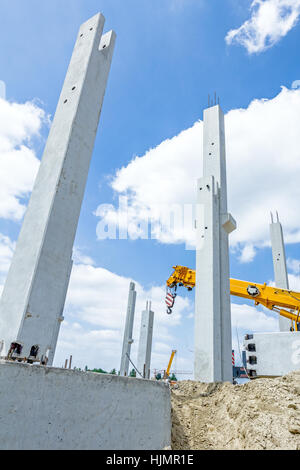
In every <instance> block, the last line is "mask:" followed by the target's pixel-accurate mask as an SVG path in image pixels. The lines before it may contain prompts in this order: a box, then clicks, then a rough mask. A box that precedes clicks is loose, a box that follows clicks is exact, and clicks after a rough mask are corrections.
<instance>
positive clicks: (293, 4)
mask: <svg viewBox="0 0 300 470" xmlns="http://www.w3.org/2000/svg"><path fill="white" fill-rule="evenodd" d="M250 11H251V17H250V19H248V20H247V21H245V23H243V24H242V25H241V26H240V27H239V28H238V29H232V30H231V31H229V32H228V33H227V36H226V38H225V40H226V42H227V44H232V43H237V44H241V45H242V46H244V47H245V48H246V49H247V51H248V52H249V54H253V53H259V52H262V51H265V50H266V49H268V48H270V47H272V46H274V45H275V44H276V43H277V42H278V41H280V39H281V38H283V37H284V36H286V35H287V33H288V32H289V31H290V30H291V29H292V28H293V27H294V26H295V25H296V24H297V22H298V19H299V15H300V0H254V1H253V2H252V4H251V7H250Z"/></svg>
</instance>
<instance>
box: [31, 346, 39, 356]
mask: <svg viewBox="0 0 300 470" xmlns="http://www.w3.org/2000/svg"><path fill="white" fill-rule="evenodd" d="M38 352H39V347H38V345H37V344H34V345H33V346H31V349H30V354H29V355H30V356H31V357H36V356H37V355H38Z"/></svg>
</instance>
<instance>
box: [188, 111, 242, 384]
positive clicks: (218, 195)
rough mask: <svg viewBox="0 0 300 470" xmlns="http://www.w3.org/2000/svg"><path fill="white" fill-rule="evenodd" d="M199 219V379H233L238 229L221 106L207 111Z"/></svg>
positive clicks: (198, 186)
mask: <svg viewBox="0 0 300 470" xmlns="http://www.w3.org/2000/svg"><path fill="white" fill-rule="evenodd" d="M197 204H198V205H200V206H201V205H202V207H203V211H204V216H203V218H201V219H200V218H198V220H197V221H196V229H197V252H196V301H195V363H194V375H195V379H196V380H199V381H202V382H215V381H232V363H231V353H232V339H231V312H230V281H229V245H228V235H229V233H231V232H232V231H233V230H234V229H235V228H236V223H235V220H234V219H233V218H232V216H231V215H230V214H228V212H227V188H226V155H225V131H224V115H223V112H222V110H221V108H220V106H219V105H217V106H214V107H211V108H208V109H206V110H205V111H204V126H203V177H202V178H201V179H199V181H198V184H197Z"/></svg>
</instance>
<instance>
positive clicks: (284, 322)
mask: <svg viewBox="0 0 300 470" xmlns="http://www.w3.org/2000/svg"><path fill="white" fill-rule="evenodd" d="M270 235H271V244H272V256H273V266H274V278H275V285H276V287H280V288H281V289H287V290H288V289H289V280H288V274H287V267H286V257H285V248H284V239H283V232H282V226H281V223H280V222H279V217H278V214H277V222H274V220H273V214H272V213H271V224H270ZM291 326H292V323H291V321H290V320H289V319H288V318H284V317H282V316H281V315H280V316H279V330H280V331H290V328H291Z"/></svg>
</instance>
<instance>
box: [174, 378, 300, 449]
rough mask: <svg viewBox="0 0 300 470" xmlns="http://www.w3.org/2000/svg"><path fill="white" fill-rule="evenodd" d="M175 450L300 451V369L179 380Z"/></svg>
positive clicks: (175, 396) (175, 401)
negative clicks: (233, 379)
mask: <svg viewBox="0 0 300 470" xmlns="http://www.w3.org/2000/svg"><path fill="white" fill-rule="evenodd" d="M172 449H173V450H202V449H228V450H230V449H236V450H237V449H249V450H251V449H253V450H254V449H258V450H262V449H268V450H269V449H270V450H271V449H274V450H275V449H294V450H300V371H299V372H294V373H291V374H288V375H286V376H284V377H280V378H273V379H271V378H268V379H267V378H260V379H256V380H252V381H251V382H248V383H246V384H244V385H232V384H230V383H212V384H204V383H200V382H194V381H182V382H179V383H178V384H176V385H175V386H173V387H172Z"/></svg>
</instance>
